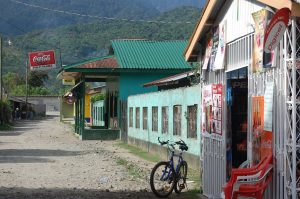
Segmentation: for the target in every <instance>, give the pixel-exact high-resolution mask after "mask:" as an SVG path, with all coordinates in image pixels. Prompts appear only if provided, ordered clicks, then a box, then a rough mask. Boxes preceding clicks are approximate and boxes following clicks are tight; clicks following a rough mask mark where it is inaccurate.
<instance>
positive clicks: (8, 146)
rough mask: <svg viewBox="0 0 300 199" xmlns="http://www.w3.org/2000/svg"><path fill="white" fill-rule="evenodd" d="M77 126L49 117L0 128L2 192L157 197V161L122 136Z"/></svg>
mask: <svg viewBox="0 0 300 199" xmlns="http://www.w3.org/2000/svg"><path fill="white" fill-rule="evenodd" d="M72 131H73V130H72V128H70V126H68V125H65V124H62V123H60V122H59V121H58V117H49V118H47V119H45V120H34V121H19V122H17V123H16V125H15V128H14V129H13V130H12V131H2V132H0V178H1V181H0V198H64V199H65V198H155V197H154V196H153V194H152V193H150V188H149V187H150V186H149V180H148V179H149V177H148V176H149V173H150V170H151V168H152V167H153V166H154V164H153V162H149V161H146V160H144V159H142V158H139V157H136V156H135V155H133V154H131V153H129V152H128V150H126V149H124V148H121V147H120V146H119V144H118V143H119V142H118V141H80V140H78V138H76V137H75V136H74V135H73V134H72ZM173 197H174V198H186V196H185V195H184V194H182V195H180V196H177V195H173V196H171V198H173Z"/></svg>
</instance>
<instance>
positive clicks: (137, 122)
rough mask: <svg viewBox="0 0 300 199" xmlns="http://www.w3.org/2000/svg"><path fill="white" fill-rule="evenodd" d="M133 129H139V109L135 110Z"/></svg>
mask: <svg viewBox="0 0 300 199" xmlns="http://www.w3.org/2000/svg"><path fill="white" fill-rule="evenodd" d="M135 128H137V129H139V128H140V107H137V108H135Z"/></svg>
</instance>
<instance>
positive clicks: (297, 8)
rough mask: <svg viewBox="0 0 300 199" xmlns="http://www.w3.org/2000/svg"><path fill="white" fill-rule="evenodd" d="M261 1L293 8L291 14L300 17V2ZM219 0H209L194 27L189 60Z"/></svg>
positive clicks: (185, 52) (187, 52) (190, 41)
mask: <svg viewBox="0 0 300 199" xmlns="http://www.w3.org/2000/svg"><path fill="white" fill-rule="evenodd" d="M257 1H258V2H260V3H263V4H265V5H268V6H271V7H273V8H276V9H280V8H284V7H286V8H289V9H290V10H291V16H294V17H300V4H299V3H297V2H293V1H291V0H276V1H274V0H257ZM217 3H218V0H208V1H207V3H206V6H205V8H204V10H203V11H202V15H201V17H200V19H199V21H198V23H197V25H196V27H195V29H194V32H193V34H192V36H191V37H190V40H189V43H188V45H187V47H186V49H185V51H184V57H185V60H186V61H188V60H189V59H190V57H191V56H192V52H193V50H194V48H195V46H196V44H197V42H198V41H199V38H200V36H201V34H202V31H203V27H204V26H205V25H206V23H207V21H208V19H209V16H210V14H211V12H212V10H213V9H214V7H215V6H216V5H217Z"/></svg>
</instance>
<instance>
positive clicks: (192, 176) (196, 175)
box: [117, 142, 201, 198]
mask: <svg viewBox="0 0 300 199" xmlns="http://www.w3.org/2000/svg"><path fill="white" fill-rule="evenodd" d="M117 146H118V147H120V148H123V149H126V150H128V152H129V153H131V154H133V155H135V156H137V157H140V158H142V159H144V160H147V161H149V162H153V166H154V165H155V164H156V163H157V162H159V161H162V159H161V158H159V157H158V156H157V155H154V154H151V153H148V152H146V151H144V150H142V149H140V148H138V147H135V146H131V145H128V144H126V143H124V142H119V143H118V144H117ZM117 163H118V164H121V165H125V166H126V165H127V166H126V168H127V169H128V171H129V173H131V174H132V175H133V176H134V177H141V175H140V174H138V173H137V172H138V171H139V169H138V168H137V166H138V165H132V163H130V162H128V161H127V160H125V159H117ZM149 176H150V173H149ZM187 177H188V181H192V182H193V183H194V186H193V187H194V188H193V189H190V190H189V191H188V192H187V193H186V194H187V197H188V198H195V197H197V196H198V194H200V193H201V189H200V185H201V182H200V172H199V171H196V170H194V169H191V168H188V176H187Z"/></svg>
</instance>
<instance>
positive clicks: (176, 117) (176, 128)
mask: <svg viewBox="0 0 300 199" xmlns="http://www.w3.org/2000/svg"><path fill="white" fill-rule="evenodd" d="M173 135H179V136H181V105H175V106H174V107H173Z"/></svg>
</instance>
